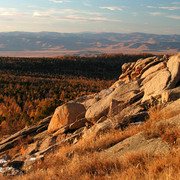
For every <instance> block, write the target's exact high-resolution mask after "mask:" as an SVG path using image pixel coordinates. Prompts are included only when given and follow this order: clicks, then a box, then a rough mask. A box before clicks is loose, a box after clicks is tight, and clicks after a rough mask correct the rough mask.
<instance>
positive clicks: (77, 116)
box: [0, 54, 180, 174]
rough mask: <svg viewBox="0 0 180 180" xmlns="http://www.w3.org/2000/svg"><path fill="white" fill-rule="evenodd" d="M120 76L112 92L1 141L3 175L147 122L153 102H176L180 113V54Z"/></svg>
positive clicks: (126, 68)
mask: <svg viewBox="0 0 180 180" xmlns="http://www.w3.org/2000/svg"><path fill="white" fill-rule="evenodd" d="M122 72H123V73H122V75H120V77H119V80H118V81H116V82H115V83H114V84H113V85H112V86H111V87H110V88H109V89H105V90H102V91H101V92H99V93H96V94H93V95H87V96H85V97H81V98H78V99H76V100H73V101H70V102H68V103H66V104H64V105H62V106H59V107H57V109H56V110H55V113H54V114H53V116H49V117H47V118H45V119H44V120H42V121H40V122H39V123H38V124H36V125H33V126H30V127H28V128H26V129H22V130H21V131H19V132H17V133H16V134H14V135H10V136H9V137H8V138H4V139H3V140H2V141H1V142H0V173H1V172H2V173H4V174H6V173H12V174H18V173H20V172H21V173H22V171H20V170H21V169H23V170H27V169H29V168H31V166H32V165H33V163H34V162H35V161H36V160H38V159H43V156H44V155H45V154H46V153H48V152H50V151H51V150H52V149H54V148H56V147H58V146H59V145H62V144H65V143H74V144H75V143H77V142H78V140H79V139H80V138H87V137H90V136H91V135H98V133H99V132H101V131H104V130H107V129H112V128H115V129H116V128H122V130H123V128H124V127H125V126H127V125H128V124H129V123H140V122H143V121H144V120H145V118H146V117H148V114H149V113H148V107H149V106H151V105H152V104H154V103H166V102H168V101H172V100H173V101H174V107H176V108H174V109H177V110H178V111H180V109H178V107H180V101H179V98H180V54H178V55H175V56H171V57H169V58H168V57H167V56H163V57H157V56H154V57H150V58H146V59H139V60H138V61H137V62H133V63H125V64H124V65H123V66H122ZM29 137H30V139H31V140H30V141H29V142H28V143H26V144H25V145H23V147H21V149H20V151H19V153H17V154H15V155H14V156H13V157H11V158H9V157H8V158H9V159H7V158H5V156H6V155H7V154H9V153H11V151H12V149H13V148H14V147H16V144H18V142H19V141H21V140H22V139H27V138H29ZM139 137H141V138H143V135H142V134H140V135H137V137H136V138H139ZM136 138H135V140H136ZM127 141H128V140H127ZM144 141H145V140H144V139H143V142H144ZM128 142H129V141H128ZM156 143H157V142H155V144H154V147H155V145H156ZM147 144H148V142H147ZM122 146H123V144H120V145H119V146H118V147H121V148H122ZM139 146H140V145H139ZM162 146H163V145H162V144H161V146H159V147H162ZM168 148H169V146H168V147H167V148H166V149H168ZM112 151H113V147H112ZM112 151H111V150H109V152H112ZM152 151H153V150H152ZM107 152H108V151H107ZM7 167H12V168H14V169H12V168H7ZM8 171H10V172H8Z"/></svg>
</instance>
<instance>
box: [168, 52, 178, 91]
mask: <svg viewBox="0 0 180 180" xmlns="http://www.w3.org/2000/svg"><path fill="white" fill-rule="evenodd" d="M167 67H168V70H169V71H170V72H171V80H170V82H169V84H168V87H167V88H168V89H172V88H174V87H176V85H177V83H178V82H179V81H180V53H179V54H178V55H176V56H172V57H171V58H170V59H169V61H168V62H167Z"/></svg>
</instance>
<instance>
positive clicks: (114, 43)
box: [0, 31, 180, 57]
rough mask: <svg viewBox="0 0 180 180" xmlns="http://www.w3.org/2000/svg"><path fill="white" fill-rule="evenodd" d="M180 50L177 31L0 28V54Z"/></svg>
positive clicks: (179, 39)
mask: <svg viewBox="0 0 180 180" xmlns="http://www.w3.org/2000/svg"><path fill="white" fill-rule="evenodd" d="M179 51H180V35H178V34H172V35H158V34H147V33H137V32H136V33H128V34H126V33H111V32H110V33H108V32H107V33H106V32H102V33H92V32H91V33H90V32H81V33H58V32H48V31H42V32H22V31H15V32H0V56H36V57H38V56H63V55H80V56H84V55H85V56H92V55H99V54H109V53H129V54H138V53H154V54H176V53H178V52H179Z"/></svg>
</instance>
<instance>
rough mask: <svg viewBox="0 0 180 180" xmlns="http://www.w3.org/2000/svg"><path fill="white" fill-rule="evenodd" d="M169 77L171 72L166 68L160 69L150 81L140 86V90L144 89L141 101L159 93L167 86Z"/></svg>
mask: <svg viewBox="0 0 180 180" xmlns="http://www.w3.org/2000/svg"><path fill="white" fill-rule="evenodd" d="M170 78H171V73H170V72H169V71H168V70H167V69H163V70H160V71H159V72H158V73H157V74H156V75H155V76H154V77H152V79H151V80H150V81H148V82H147V83H146V84H144V85H143V86H142V87H141V91H144V97H143V99H142V102H144V101H146V100H149V99H150V98H151V96H153V97H155V96H157V95H160V94H161V93H162V92H163V90H164V89H165V88H166V87H167V84H168V82H169V80H170Z"/></svg>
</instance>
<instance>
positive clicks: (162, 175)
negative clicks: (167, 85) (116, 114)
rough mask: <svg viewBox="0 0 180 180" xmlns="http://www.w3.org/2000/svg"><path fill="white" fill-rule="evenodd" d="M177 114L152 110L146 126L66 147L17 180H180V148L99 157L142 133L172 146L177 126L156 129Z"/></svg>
mask: <svg viewBox="0 0 180 180" xmlns="http://www.w3.org/2000/svg"><path fill="white" fill-rule="evenodd" d="M175 115H177V114H172V113H171V112H166V113H164V112H163V113H162V112H161V111H159V110H157V109H151V111H150V118H149V119H147V120H146V122H145V123H144V124H142V125H138V126H129V127H127V128H126V129H125V130H124V131H121V130H120V129H119V130H113V131H109V132H107V133H106V134H101V135H99V136H98V137H89V139H86V140H83V139H82V140H80V141H79V143H77V144H76V145H68V146H63V147H61V148H60V149H59V150H57V151H56V152H55V153H54V154H50V155H48V156H46V157H45V159H44V161H43V162H41V163H37V164H36V165H35V169H34V170H33V171H31V172H29V173H28V174H27V175H24V176H19V177H16V178H15V179H17V180H41V179H43V180H46V179H47V180H56V179H63V180H64V179H65V180H66V179H67V180H71V179H72V180H76V179H78V180H79V179H85V180H89V179H98V180H99V179H102V180H106V179H121V180H129V179H130V180H139V179H148V180H156V179H160V180H164V179H168V180H174V179H179V177H180V163H179V162H180V147H179V146H178V145H177V146H173V149H172V151H171V152H166V153H160V152H159V153H158V154H155V155H150V154H147V153H145V152H130V153H127V154H125V155H124V156H121V157H120V158H118V159H110V158H107V157H104V156H103V155H99V151H101V150H103V149H106V148H108V147H110V146H112V145H114V144H116V143H118V142H120V141H122V140H124V139H126V138H128V137H130V136H133V135H134V134H137V133H139V132H141V131H145V132H147V135H149V138H155V137H156V136H158V137H162V139H163V140H165V141H167V142H168V143H169V144H171V145H172V144H173V145H174V144H176V143H175V142H176V139H177V138H179V137H180V136H179V131H178V130H177V128H176V127H175V126H174V125H168V124H164V125H162V126H160V128H158V129H157V128H156V123H157V122H158V121H161V120H165V119H168V118H171V117H173V116H175Z"/></svg>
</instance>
